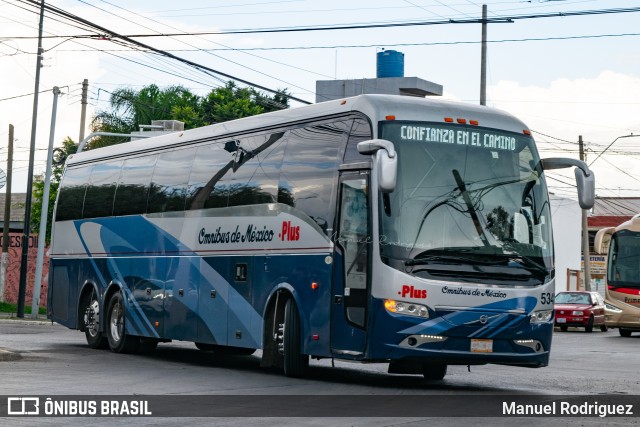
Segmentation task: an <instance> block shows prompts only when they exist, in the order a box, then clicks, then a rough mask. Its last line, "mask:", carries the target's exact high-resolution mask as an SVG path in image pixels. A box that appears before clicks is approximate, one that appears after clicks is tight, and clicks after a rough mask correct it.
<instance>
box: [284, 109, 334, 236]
mask: <svg viewBox="0 0 640 427" xmlns="http://www.w3.org/2000/svg"><path fill="white" fill-rule="evenodd" d="M346 123H347V121H345V120H342V121H339V122H336V123H326V124H319V125H314V126H307V127H305V128H298V129H293V130H291V131H289V132H288V133H287V135H288V136H287V148H286V150H285V155H284V160H283V162H282V170H281V174H280V184H279V186H278V202H279V203H283V204H287V205H290V206H292V207H294V208H295V209H297V210H300V211H302V212H303V213H305V214H306V215H307V216H309V217H310V218H311V219H313V220H314V221H315V222H316V224H318V226H319V227H320V228H321V229H322V230H323V231H324V233H325V234H327V235H331V233H332V232H333V229H332V226H333V218H334V210H335V209H332V208H331V206H333V205H334V203H335V194H336V191H335V190H336V185H337V178H338V164H339V161H338V153H341V152H342V150H343V145H344V144H345V143H346V132H347V127H346Z"/></svg>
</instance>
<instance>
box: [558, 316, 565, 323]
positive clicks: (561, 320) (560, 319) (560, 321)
mask: <svg viewBox="0 0 640 427" xmlns="http://www.w3.org/2000/svg"><path fill="white" fill-rule="evenodd" d="M556 322H558V323H567V319H565V318H563V317H559V318H557V319H556Z"/></svg>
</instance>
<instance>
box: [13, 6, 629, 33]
mask: <svg viewBox="0 0 640 427" xmlns="http://www.w3.org/2000/svg"><path fill="white" fill-rule="evenodd" d="M19 1H22V2H25V1H26V2H30V3H36V4H37V2H35V1H34V0H19ZM48 8H51V6H48ZM58 10H60V11H62V9H58ZM634 12H640V7H635V8H615V9H596V10H583V11H572V12H553V13H541V14H530V15H512V16H501V17H496V18H487V20H486V22H487V23H488V24H505V23H514V21H516V20H526V19H542V18H559V17H562V18H566V17H573V16H589V15H606V14H619V13H634ZM65 13H68V12H65ZM69 15H71V14H69ZM80 19H81V18H80ZM482 22H483V20H482V18H468V19H453V18H449V19H444V20H434V21H409V22H407V21H403V22H388V23H369V24H347V25H335V24H323V25H317V26H310V27H273V28H255V29H250V28H245V29H232V30H220V31H201V32H191V33H186V32H181V33H163V34H160V35H159V34H126V35H122V34H116V33H113V32H112V31H110V30H107V29H105V28H102V27H99V26H97V25H96V24H92V23H90V22H89V21H86V20H82V23H83V24H85V25H90V26H93V27H94V28H99V29H101V31H103V32H105V33H107V34H112V35H113V36H117V37H119V38H123V37H130V38H142V37H160V36H162V37H181V36H204V35H224V34H259V33H288V32H307V31H335V30H360V29H372V28H393V27H412V26H429V25H447V24H479V23H482ZM86 36H87V34H82V35H72V36H67V37H86ZM89 36H90V35H89ZM21 38H33V37H26V36H25V37H21Z"/></svg>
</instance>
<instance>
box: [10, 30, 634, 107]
mask: <svg viewBox="0 0 640 427" xmlns="http://www.w3.org/2000/svg"><path fill="white" fill-rule="evenodd" d="M637 36H640V33H620V34H592V35H580V36H564V37H528V38H523V39H500V40H487V43H519V42H536V41H557V40H579V39H595V38H607V37H637ZM51 37H64V36H51ZM157 37H159V36H157ZM12 38H18V37H12ZM24 38H33V37H32V36H28V37H27V36H25V37H24ZM87 38H89V37H87ZM480 43H482V42H481V41H478V40H462V41H453V42H421V43H389V42H388V41H385V42H381V43H372V44H347V45H344V44H343V45H322V46H321V45H315V46H275V47H246V48H240V47H238V48H236V47H227V48H215V49H200V48H197V49H167V52H199V51H202V52H224V51H238V52H250V51H269V50H308V49H360V48H372V47H380V46H385V47H408V46H452V45H464V44H480ZM60 51H61V52H69V50H60ZM120 51H122V50H120ZM71 52H73V51H71ZM263 59H266V58H263ZM273 62H276V61H273ZM509 102H513V101H509ZM519 102H539V101H519Z"/></svg>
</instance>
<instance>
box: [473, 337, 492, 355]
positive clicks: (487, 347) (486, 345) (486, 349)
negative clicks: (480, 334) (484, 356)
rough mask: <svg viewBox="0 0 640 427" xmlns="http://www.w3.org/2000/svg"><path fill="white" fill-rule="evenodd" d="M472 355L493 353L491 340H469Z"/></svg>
mask: <svg viewBox="0 0 640 427" xmlns="http://www.w3.org/2000/svg"><path fill="white" fill-rule="evenodd" d="M471 351H472V352H473V353H493V340H476V339H472V340H471Z"/></svg>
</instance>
